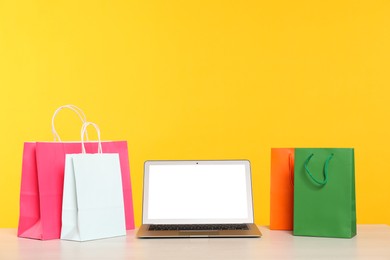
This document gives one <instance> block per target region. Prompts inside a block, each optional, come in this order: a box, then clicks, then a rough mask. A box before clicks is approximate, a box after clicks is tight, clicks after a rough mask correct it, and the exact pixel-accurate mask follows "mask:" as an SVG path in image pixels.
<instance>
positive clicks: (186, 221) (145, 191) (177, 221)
mask: <svg viewBox="0 0 390 260" xmlns="http://www.w3.org/2000/svg"><path fill="white" fill-rule="evenodd" d="M216 164H217V165H229V164H243V165H244V166H245V180H246V186H247V187H246V191H247V194H246V196H247V203H248V204H247V209H248V212H247V216H248V218H240V219H236V218H235V219H232V218H226V219H150V218H149V217H148V200H149V199H148V194H149V168H150V166H151V165H216ZM143 186H144V187H143V199H142V200H143V203H142V207H143V210H142V223H143V224H223V223H253V222H254V216H253V215H254V213H253V196H252V176H251V169H250V162H249V160H207V161H206V160H196V161H195V160H190V161H170V160H166V161H146V162H145V164H144V185H143Z"/></svg>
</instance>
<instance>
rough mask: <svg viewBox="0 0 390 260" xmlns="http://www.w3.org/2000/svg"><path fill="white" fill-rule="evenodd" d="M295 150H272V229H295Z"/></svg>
mask: <svg viewBox="0 0 390 260" xmlns="http://www.w3.org/2000/svg"><path fill="white" fill-rule="evenodd" d="M293 196H294V148H272V149H271V210H270V229H274V230H292V229H293V202H294V197H293Z"/></svg>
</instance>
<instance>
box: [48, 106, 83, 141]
mask: <svg viewBox="0 0 390 260" xmlns="http://www.w3.org/2000/svg"><path fill="white" fill-rule="evenodd" d="M64 108H67V109H70V110H72V111H73V112H75V113H76V114H77V115H78V116H79V118H80V120H81V121H82V122H83V123H85V122H87V117H86V116H85V114H84V112H83V110H81V108H79V107H77V106H75V105H71V104H69V105H64V106H60V107H59V108H57V109H56V111H54V114H53V117H52V118H51V132H52V133H53V136H54V141H59V142H61V138H60V136H59V135H58V133H57V131H56V128H55V126H54V119H55V118H56V116H57V114H58V113H59V112H60V111H61V110H62V109H64ZM85 135H86V136H87V140H89V137H88V132H85Z"/></svg>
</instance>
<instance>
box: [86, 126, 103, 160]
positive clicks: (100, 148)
mask: <svg viewBox="0 0 390 260" xmlns="http://www.w3.org/2000/svg"><path fill="white" fill-rule="evenodd" d="M89 125H92V126H93V127H94V128H95V129H96V132H97V136H98V153H103V149H102V141H101V140H100V129H99V127H98V126H97V124H95V123H92V122H85V123H84V124H83V126H82V127H81V150H82V153H86V151H85V146H84V134H85V132H86V131H87V127H88V126H89Z"/></svg>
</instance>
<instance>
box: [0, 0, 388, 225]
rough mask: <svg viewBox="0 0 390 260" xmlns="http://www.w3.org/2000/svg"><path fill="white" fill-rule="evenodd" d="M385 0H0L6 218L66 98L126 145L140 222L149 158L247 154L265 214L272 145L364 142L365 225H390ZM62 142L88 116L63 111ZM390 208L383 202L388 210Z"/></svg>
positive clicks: (0, 193) (258, 205) (259, 218)
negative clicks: (34, 148) (24, 167)
mask: <svg viewBox="0 0 390 260" xmlns="http://www.w3.org/2000/svg"><path fill="white" fill-rule="evenodd" d="M389 14H390V1H387V0H382V1H379V0H366V1H355V0H351V1H339V0H332V1H312V0H307V1H303V0H297V1H288V0H285V1H281V0H280V1H210V0H207V1H206V0H205V1H203V0H202V1H180V0H176V1H147V0H146V1H124V0H123V1H116V0H113V1H103V0H93V1H78V0H77V1H76V0H72V1H69V0H67V1H48V0H45V1H43V0H41V1H39V0H37V1H14V0H0V90H1V93H0V122H1V127H0V160H1V163H0V185H1V186H0V206H1V209H0V211H1V214H0V227H16V226H17V220H18V200H19V185H20V175H21V160H22V148H23V142H24V141H28V140H41V141H42V140H52V135H51V131H50V127H51V121H50V120H51V116H52V113H53V112H54V110H55V109H56V108H57V107H58V106H60V105H63V104H67V103H72V104H76V105H78V106H80V107H81V108H83V109H84V111H85V112H86V114H87V116H88V119H89V120H91V121H94V122H96V123H97V124H99V125H100V127H101V130H102V137H103V139H109V140H117V139H125V140H127V141H128V145H129V153H130V167H131V178H132V181H133V196H134V203H135V213H136V224H137V225H139V224H140V223H141V197H142V196H141V195H142V174H143V162H144V161H145V160H147V159H229V158H232V159H234V158H247V159H249V160H251V162H252V170H253V187H254V196H255V198H254V200H255V201H254V202H255V217H256V222H257V223H258V224H263V225H266V224H268V223H269V179H270V178H269V175H270V148H271V147H355V154H356V157H355V158H356V190H357V214H358V223H387V224H390V207H389V206H388V203H389V199H390V191H389V190H390V189H389V186H390V170H389V156H390V152H389V147H390V137H389V136H390V124H389V121H390V117H389V112H390V73H389V69H390V47H389V46H390V15H389ZM57 119H58V120H57V122H58V124H57V128H58V129H59V132H60V134H61V136H62V137H63V139H66V140H76V139H78V138H79V128H80V123H79V121H78V119H77V117H76V116H75V115H73V114H72V113H70V112H68V111H67V112H63V113H62V114H60V115H59V116H58V118H57ZM385 205H387V206H385Z"/></svg>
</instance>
